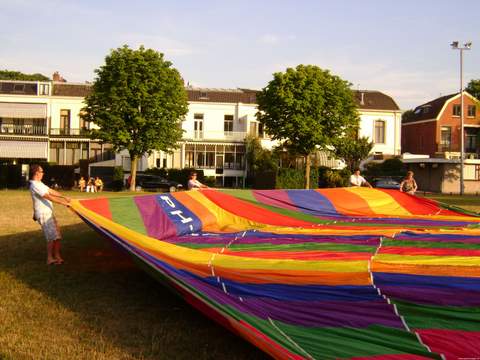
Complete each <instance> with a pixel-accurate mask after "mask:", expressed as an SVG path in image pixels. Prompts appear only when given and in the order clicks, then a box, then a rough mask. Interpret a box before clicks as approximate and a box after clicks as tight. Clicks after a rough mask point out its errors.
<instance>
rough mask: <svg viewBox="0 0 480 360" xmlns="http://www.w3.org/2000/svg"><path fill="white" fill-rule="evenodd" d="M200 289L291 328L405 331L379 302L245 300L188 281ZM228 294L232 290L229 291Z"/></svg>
mask: <svg viewBox="0 0 480 360" xmlns="http://www.w3.org/2000/svg"><path fill="white" fill-rule="evenodd" d="M187 281H188V282H189V283H191V284H192V285H193V286H194V287H195V288H196V289H198V290H200V291H201V292H203V293H204V294H205V295H206V296H207V297H208V298H210V299H212V300H214V301H216V302H218V303H220V304H223V305H227V306H231V307H233V308H235V309H236V310H238V311H240V312H243V313H246V314H249V315H253V316H256V317H258V318H261V319H268V318H269V317H270V318H271V319H273V320H278V321H282V322H285V323H287V324H293V325H299V326H311V327H340V326H348V327H356V328H360V327H367V326H370V325H384V326H388V327H394V328H403V324H402V322H401V320H400V318H399V317H398V316H396V315H395V313H394V310H393V306H391V305H389V304H387V303H386V302H385V301H384V300H382V299H380V298H379V301H369V302H363V301H359V302H341V301H335V302H322V301H278V300H274V299H267V298H253V297H252V298H250V297H247V298H242V300H243V301H242V300H240V298H239V297H236V296H232V295H229V294H226V293H225V292H224V291H223V290H222V289H221V288H216V287H212V286H209V285H207V284H205V283H204V282H202V281H199V280H194V279H188V280H187ZM227 292H228V287H227Z"/></svg>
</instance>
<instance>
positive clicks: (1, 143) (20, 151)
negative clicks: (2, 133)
mask: <svg viewBox="0 0 480 360" xmlns="http://www.w3.org/2000/svg"><path fill="white" fill-rule="evenodd" d="M47 152H48V142H46V141H17V140H15V141H13V140H12V141H7V140H0V158H4V159H45V160H46V159H47Z"/></svg>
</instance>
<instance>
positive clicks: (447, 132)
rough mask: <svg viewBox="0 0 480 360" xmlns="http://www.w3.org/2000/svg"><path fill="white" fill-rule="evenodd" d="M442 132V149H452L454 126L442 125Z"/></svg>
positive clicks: (442, 150)
mask: <svg viewBox="0 0 480 360" xmlns="http://www.w3.org/2000/svg"><path fill="white" fill-rule="evenodd" d="M440 132H441V136H440V151H441V152H445V151H450V150H451V145H452V128H451V127H450V126H442V127H441V130H440Z"/></svg>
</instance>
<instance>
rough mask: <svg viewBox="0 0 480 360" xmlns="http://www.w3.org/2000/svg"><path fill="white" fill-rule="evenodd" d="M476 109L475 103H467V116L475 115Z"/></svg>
mask: <svg viewBox="0 0 480 360" xmlns="http://www.w3.org/2000/svg"><path fill="white" fill-rule="evenodd" d="M476 112H477V109H476V107H475V105H468V110H467V116H470V117H475V116H476Z"/></svg>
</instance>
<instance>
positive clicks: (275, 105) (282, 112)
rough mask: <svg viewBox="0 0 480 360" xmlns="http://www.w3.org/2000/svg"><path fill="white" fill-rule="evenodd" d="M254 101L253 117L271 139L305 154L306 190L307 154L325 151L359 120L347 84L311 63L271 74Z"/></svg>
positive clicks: (308, 169) (308, 176)
mask: <svg viewBox="0 0 480 360" xmlns="http://www.w3.org/2000/svg"><path fill="white" fill-rule="evenodd" d="M257 102H258V110H259V111H258V112H257V118H258V120H259V121H260V122H261V123H263V124H264V125H265V126H266V128H267V131H268V133H269V134H270V135H271V136H272V138H273V139H274V140H279V141H280V142H282V143H283V144H284V145H285V146H286V147H287V148H288V149H290V150H292V151H294V152H295V153H297V154H299V155H301V156H304V157H305V164H306V166H305V188H306V189H308V188H309V187H310V184H309V182H310V163H311V162H310V154H311V153H312V152H313V151H316V150H328V148H329V147H331V146H332V145H333V142H334V139H336V138H337V137H340V136H342V134H344V133H345V132H348V131H350V129H351V128H352V127H357V126H358V122H359V117H358V112H357V106H356V103H355V99H354V94H353V92H352V90H351V89H350V84H349V83H348V82H347V81H345V80H342V79H341V78H340V77H338V76H335V75H332V74H330V72H329V71H328V70H322V69H320V68H319V67H317V66H314V65H298V66H297V67H296V68H295V69H293V68H288V69H287V70H286V71H285V72H277V73H275V74H273V80H271V81H270V82H269V83H268V85H267V86H266V87H265V88H263V89H262V91H261V92H260V93H259V94H258V95H257Z"/></svg>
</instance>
